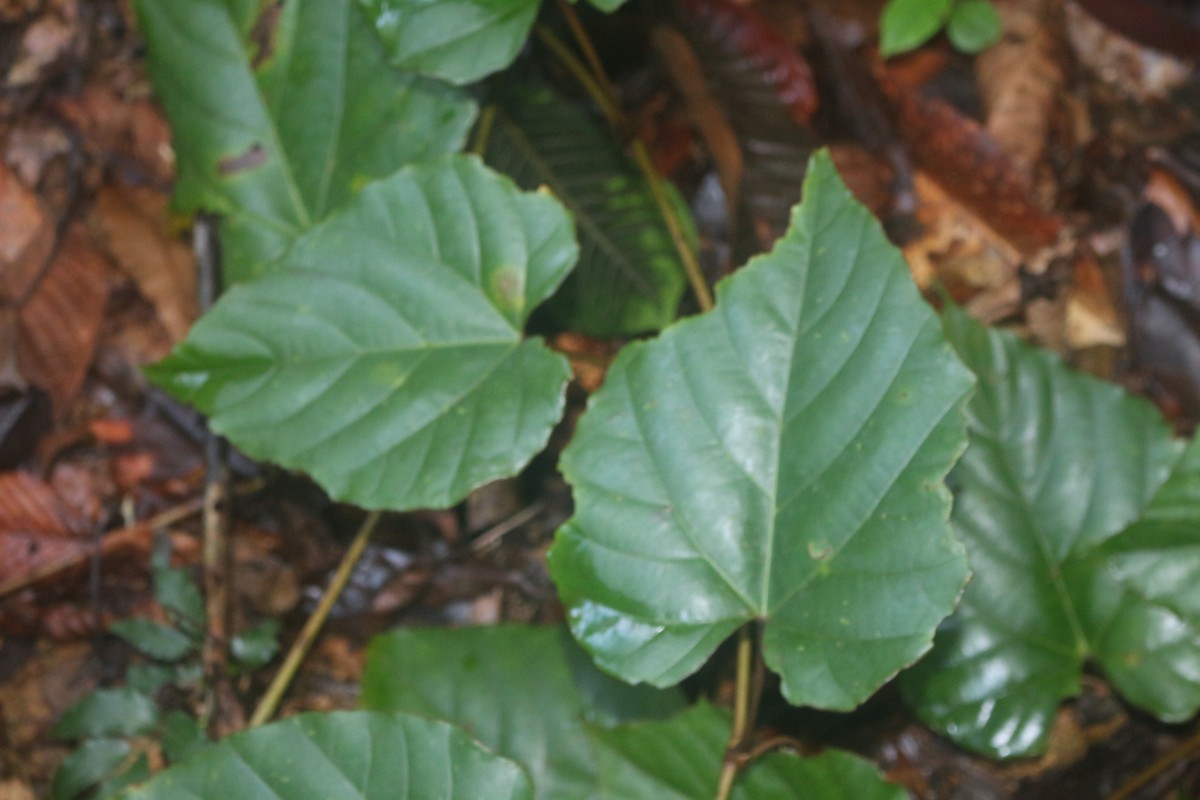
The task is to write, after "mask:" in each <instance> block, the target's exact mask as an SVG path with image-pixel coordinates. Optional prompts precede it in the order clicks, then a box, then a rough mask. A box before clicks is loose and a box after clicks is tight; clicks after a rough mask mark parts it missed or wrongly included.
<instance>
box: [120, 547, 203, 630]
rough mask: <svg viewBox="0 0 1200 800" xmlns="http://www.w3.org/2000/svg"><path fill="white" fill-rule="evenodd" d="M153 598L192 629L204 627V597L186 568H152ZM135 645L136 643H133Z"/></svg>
mask: <svg viewBox="0 0 1200 800" xmlns="http://www.w3.org/2000/svg"><path fill="white" fill-rule="evenodd" d="M154 598H155V599H156V600H158V604H159V605H160V606H162V607H163V608H165V609H166V610H167V611H170V612H171V613H172V614H174V615H175V616H176V617H178V618H179V620H180V621H181V622H183V623H185V624H187V625H189V626H191V629H192V630H197V631H199V630H202V629H203V628H204V616H205V612H204V598H203V597H201V596H200V588H199V587H198V586H197V585H196V579H195V578H194V577H192V575H191V573H190V572H189V571H188V570H186V569H180V568H178V567H161V568H157V567H156V568H155V570H154ZM134 646H135V647H136V646H137V645H136V644H135V645H134Z"/></svg>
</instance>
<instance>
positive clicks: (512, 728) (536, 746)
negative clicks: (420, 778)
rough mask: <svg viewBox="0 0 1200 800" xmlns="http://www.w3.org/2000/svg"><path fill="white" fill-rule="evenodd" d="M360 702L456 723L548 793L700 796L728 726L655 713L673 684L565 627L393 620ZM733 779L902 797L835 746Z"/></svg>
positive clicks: (755, 787) (708, 715)
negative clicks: (585, 646) (637, 682)
mask: <svg viewBox="0 0 1200 800" xmlns="http://www.w3.org/2000/svg"><path fill="white" fill-rule="evenodd" d="M362 702H363V704H364V705H366V706H367V707H368V708H373V709H381V710H388V711H404V712H410V713H415V714H420V715H422V716H428V717H436V718H440V719H444V720H447V721H450V722H453V723H455V724H457V725H459V726H461V727H462V728H464V729H465V730H467V731H468V732H470V733H471V735H472V736H474V737H476V738H477V739H479V740H480V741H481V742H483V743H484V744H486V745H488V746H489V747H491V748H492V749H494V750H496V752H498V753H500V754H502V755H504V756H506V757H508V758H511V759H513V760H514V761H517V762H518V763H520V764H522V765H523V766H524V767H525V768H526V770H527V771H528V772H529V774H530V776H531V777H532V778H533V785H534V791H535V792H536V796H538V797H543V798H553V800H571V798H579V799H580V800H584V798H586V799H587V800H604V799H605V798H608V799H610V800H640V799H641V798H644V799H645V800H660V799H661V800H670V798H692V799H694V800H707V798H711V797H712V796H713V794H714V791H715V789H716V785H717V780H718V776H719V773H720V771H721V761H722V758H723V757H724V753H725V746H726V743H727V742H728V741H729V734H730V720H729V715H728V714H727V713H726V712H724V711H722V710H720V709H716V708H713V707H711V706H707V705H704V704H701V705H699V706H697V707H695V708H692V709H690V710H688V711H685V712H684V713H681V714H678V715H677V716H675V717H672V718H671V719H660V718H662V717H664V716H666V715H667V714H670V713H672V712H675V711H678V710H679V709H680V708H682V697H681V695H680V693H679V692H678V691H677V690H666V691H656V690H652V689H648V688H645V687H640V688H639V687H630V686H627V685H625V684H623V683H620V682H618V681H615V680H613V679H612V678H610V677H608V676H606V675H604V674H603V673H601V672H599V671H598V670H597V669H596V668H595V666H593V665H592V663H591V661H590V660H589V659H588V657H587V655H586V654H585V653H584V652H583V651H582V650H580V649H579V647H578V646H577V645H575V643H574V642H573V641H572V640H571V637H570V636H569V635H568V633H567V631H566V630H564V629H562V628H545V627H520V626H498V627H486V628H465V629H459V630H446V629H426V630H415V629H411V630H404V629H401V630H396V631H393V632H392V633H389V634H385V635H383V636H380V637H378V638H376V639H375V641H374V642H373V643H372V644H371V649H370V651H369V653H368V656H367V666H366V670H365V672H364V674H363V683H362ZM647 718H654V721H644V722H637V723H635V724H625V725H620V726H618V727H613V726H614V725H616V723H621V722H628V721H629V720H634V719H643V720H644V719H647ZM737 787H738V788H737V790H736V791H735V792H734V795H733V796H734V797H737V798H744V799H745V800H749V798H756V797H757V798H765V797H789V796H800V795H798V794H797V792H800V791H803V792H804V794H803V796H805V797H811V798H813V800H843V798H844V799H845V800H850V798H853V799H854V800H883V799H884V798H887V799H888V800H891V798H901V797H903V796H904V794H903V792H902V791H901V790H900V789H898V788H897V787H894V786H888V785H887V784H885V783H883V781H881V780H880V779H879V776H878V775H877V774H876V773H875V771H874V769H873V768H872V767H871V766H870V765H869V764H867V763H865V762H862V761H859V760H858V759H855V758H853V757H852V756H848V755H845V754H842V753H830V754H827V755H825V756H822V757H821V758H819V759H804V760H801V759H797V758H794V757H791V756H782V755H781V756H773V757H769V758H766V759H762V760H760V761H757V762H755V765H754V766H753V767H752V768H751V769H749V770H748V771H747V773H746V774H745V775H743V776H742V777H741V778H740V779H739V782H738V784H737Z"/></svg>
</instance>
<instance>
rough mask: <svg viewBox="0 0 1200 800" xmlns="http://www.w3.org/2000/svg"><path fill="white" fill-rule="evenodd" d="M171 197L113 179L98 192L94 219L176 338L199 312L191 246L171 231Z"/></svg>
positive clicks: (110, 251) (105, 242) (113, 253)
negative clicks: (113, 182)
mask: <svg viewBox="0 0 1200 800" xmlns="http://www.w3.org/2000/svg"><path fill="white" fill-rule="evenodd" d="M166 218H167V198H166V195H163V194H160V193H159V192H156V191H154V190H152V189H145V188H135V187H120V186H119V185H117V184H109V185H108V186H105V187H104V188H102V189H101V190H100V193H99V194H98V195H97V196H96V202H95V206H94V208H93V212H92V217H91V223H92V227H93V230H94V232H95V233H96V235H97V239H98V240H99V241H100V242H101V243H102V246H103V247H104V248H105V249H106V250H107V251H108V254H109V255H110V256H111V257H112V259H113V261H114V262H116V264H117V266H118V267H120V268H121V271H123V272H124V273H125V274H126V275H128V276H129V277H130V278H132V279H133V280H134V282H135V283H136V284H137V287H138V291H140V292H141V293H142V296H144V297H145V298H146V299H147V300H149V301H150V302H151V304H152V305H153V306H154V310H155V313H156V314H157V315H158V318H159V320H160V321H161V322H162V324H163V327H164V328H166V329H167V332H168V333H169V334H170V335H171V339H172V341H174V342H179V341H181V340H182V339H183V337H185V336H186V335H187V332H188V328H189V327H191V324H192V322H193V321H194V320H195V318H196V280H195V270H194V269H193V265H192V252H191V250H190V249H189V248H188V247H187V246H186V245H184V244H183V242H180V241H179V240H177V239H174V238H171V237H169V236H168V235H167V231H166Z"/></svg>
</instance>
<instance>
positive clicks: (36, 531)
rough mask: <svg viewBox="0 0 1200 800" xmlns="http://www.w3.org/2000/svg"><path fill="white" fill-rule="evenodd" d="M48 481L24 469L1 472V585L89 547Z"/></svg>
mask: <svg viewBox="0 0 1200 800" xmlns="http://www.w3.org/2000/svg"><path fill="white" fill-rule="evenodd" d="M78 534H79V531H78V521H77V520H73V519H72V518H71V516H70V515H69V514H68V513H67V511H66V509H65V508H63V506H62V504H61V503H60V502H59V500H58V497H57V495H55V493H54V490H53V489H51V488H50V487H49V486H48V485H47V484H45V483H43V482H42V481H40V480H38V479H37V478H35V477H33V476H32V475H28V474H26V473H24V472H7V473H3V474H0V585H5V584H8V583H10V582H17V581H20V580H21V579H23V578H25V577H28V576H32V575H34V574H36V573H38V572H40V571H42V570H44V569H45V568H46V567H47V566H49V565H51V564H55V563H58V562H61V561H63V560H64V559H69V558H72V557H74V556H76V555H78V554H80V553H82V552H84V551H86V550H87V549H88V545H89V543H88V541H87V540H85V539H80V538H79V535H78Z"/></svg>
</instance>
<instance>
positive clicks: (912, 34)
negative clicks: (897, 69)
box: [879, 0, 954, 58]
mask: <svg viewBox="0 0 1200 800" xmlns="http://www.w3.org/2000/svg"><path fill="white" fill-rule="evenodd" d="M953 4H954V0H888V4H887V5H886V6H884V9H883V16H882V17H881V18H880V20H879V40H880V41H879V52H880V55H882V56H883V57H884V58H890V57H891V56H894V55H897V54H899V53H904V52H907V51H909V50H912V49H914V48H917V47H920V46H921V45H922V44H924V43H925V42H927V41H929V40H930V39H932V38H933V35H934V34H935V33H937V32H938V31H940V30H941V29H942V27H943V26H944V25H945V24H946V21H947V20H948V19H949V17H950V11H951V7H952V6H953Z"/></svg>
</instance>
